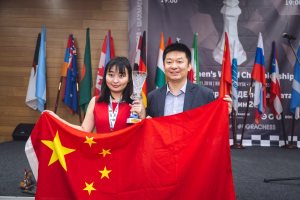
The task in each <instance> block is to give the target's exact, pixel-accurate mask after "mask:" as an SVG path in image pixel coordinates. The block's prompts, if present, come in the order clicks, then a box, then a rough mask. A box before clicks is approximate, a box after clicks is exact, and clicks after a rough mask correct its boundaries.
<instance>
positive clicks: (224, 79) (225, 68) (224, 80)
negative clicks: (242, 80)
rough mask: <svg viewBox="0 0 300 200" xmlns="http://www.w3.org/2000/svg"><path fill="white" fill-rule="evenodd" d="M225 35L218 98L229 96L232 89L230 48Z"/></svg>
mask: <svg viewBox="0 0 300 200" xmlns="http://www.w3.org/2000/svg"><path fill="white" fill-rule="evenodd" d="M224 34H225V44H224V52H223V61H222V75H221V80H220V87H219V98H223V97H224V96H225V95H231V89H232V86H231V85H232V75H231V60H230V46H229V40H228V36H227V33H226V32H224Z"/></svg>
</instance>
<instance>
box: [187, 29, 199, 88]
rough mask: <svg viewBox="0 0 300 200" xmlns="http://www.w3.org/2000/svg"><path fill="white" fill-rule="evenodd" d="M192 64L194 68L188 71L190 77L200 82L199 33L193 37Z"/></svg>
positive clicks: (191, 79)
mask: <svg viewBox="0 0 300 200" xmlns="http://www.w3.org/2000/svg"><path fill="white" fill-rule="evenodd" d="M191 57H192V60H191V64H192V69H191V70H190V71H189V73H188V79H189V80H190V81H191V82H193V83H197V84H199V82H200V78H199V59H198V33H195V34H194V39H193V47H192V49H191Z"/></svg>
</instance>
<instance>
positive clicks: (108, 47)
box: [94, 30, 115, 96]
mask: <svg viewBox="0 0 300 200" xmlns="http://www.w3.org/2000/svg"><path fill="white" fill-rule="evenodd" d="M114 57H115V48H114V41H113V38H112V36H111V31H110V30H108V34H107V35H106V36H105V37H104V40H103V43H102V50H101V55H100V60H99V65H98V69H97V76H96V85H95V91H94V96H98V95H100V91H101V85H102V81H103V74H104V69H105V65H106V64H107V63H108V62H109V61H110V59H112V58H114Z"/></svg>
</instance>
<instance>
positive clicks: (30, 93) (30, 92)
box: [25, 33, 41, 110]
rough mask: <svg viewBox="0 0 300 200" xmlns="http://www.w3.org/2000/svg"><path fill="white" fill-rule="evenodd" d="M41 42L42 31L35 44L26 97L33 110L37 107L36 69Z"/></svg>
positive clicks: (27, 103)
mask: <svg viewBox="0 0 300 200" xmlns="http://www.w3.org/2000/svg"><path fill="white" fill-rule="evenodd" d="M40 44H41V33H39V34H38V37H37V40H36V45H35V51H34V58H33V62H32V67H31V72H30V77H29V82H28V88H27V93H26V99H25V103H26V105H27V106H29V107H30V108H32V109H33V110H36V109H37V98H36V96H35V91H36V69H37V65H38V58H39V50H40Z"/></svg>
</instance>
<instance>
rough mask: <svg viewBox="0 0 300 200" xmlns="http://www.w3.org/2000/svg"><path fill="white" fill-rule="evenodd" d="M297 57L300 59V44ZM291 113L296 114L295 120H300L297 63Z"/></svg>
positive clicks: (299, 71)
mask: <svg viewBox="0 0 300 200" xmlns="http://www.w3.org/2000/svg"><path fill="white" fill-rule="evenodd" d="M297 57H298V58H300V44H299V46H298V50H297ZM290 109H291V112H292V113H294V114H295V119H299V118H300V63H298V62H297V59H296V61H295V66H294V80H293V85H292V98H291V104H290Z"/></svg>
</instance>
